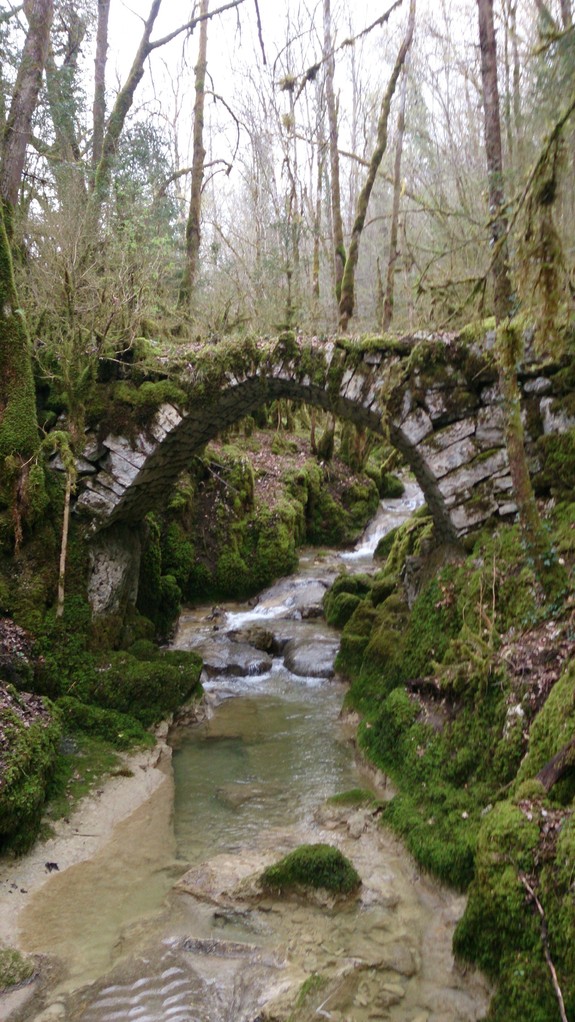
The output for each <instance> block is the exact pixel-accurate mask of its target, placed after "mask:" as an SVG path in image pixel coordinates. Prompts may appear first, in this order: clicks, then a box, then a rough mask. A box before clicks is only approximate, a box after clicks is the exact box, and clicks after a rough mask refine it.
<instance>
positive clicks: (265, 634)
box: [227, 624, 277, 653]
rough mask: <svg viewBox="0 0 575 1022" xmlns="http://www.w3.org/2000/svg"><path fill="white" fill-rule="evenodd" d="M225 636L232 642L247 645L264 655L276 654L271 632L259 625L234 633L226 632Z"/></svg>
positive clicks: (240, 629) (249, 626)
mask: <svg viewBox="0 0 575 1022" xmlns="http://www.w3.org/2000/svg"><path fill="white" fill-rule="evenodd" d="M227 635H228V638H229V639H231V640H232V642H241V643H247V645H248V646H253V647H254V648H255V649H259V650H260V651H262V652H264V653H276V652H277V650H276V648H275V642H274V635H273V632H270V630H269V628H263V627H262V626H261V625H257V624H255V625H248V626H247V627H246V628H239V629H238V630H237V631H235V632H228V633H227Z"/></svg>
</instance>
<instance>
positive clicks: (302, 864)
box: [260, 844, 361, 894]
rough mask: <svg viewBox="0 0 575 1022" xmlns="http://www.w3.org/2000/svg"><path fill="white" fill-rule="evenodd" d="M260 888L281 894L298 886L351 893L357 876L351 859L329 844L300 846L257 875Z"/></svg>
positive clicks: (358, 879) (358, 877)
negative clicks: (259, 876) (259, 875)
mask: <svg viewBox="0 0 575 1022" xmlns="http://www.w3.org/2000/svg"><path fill="white" fill-rule="evenodd" d="M260 880H261V885H262V887H263V889H264V890H266V891H270V892H271V893H273V894H284V893H289V892H290V891H294V890H297V889H298V888H306V887H308V888H309V887H311V888H321V889H323V890H326V891H330V892H331V893H333V894H352V893H353V892H354V891H356V890H357V889H358V887H359V886H360V884H361V879H360V876H359V874H358V873H357V871H356V870H355V868H354V867H353V866H352V864H351V862H349V860H348V859H346V857H345V855H343V854H342V852H340V851H339V849H338V848H334V847H333V846H332V845H326V844H314V845H300V847H299V848H296V849H295V850H294V851H293V852H290V853H289V855H286V856H284V858H283V859H280V860H279V862H276V863H275V864H274V865H273V866H268V868H267V869H265V870H264V871H263V873H262V875H261V878H260Z"/></svg>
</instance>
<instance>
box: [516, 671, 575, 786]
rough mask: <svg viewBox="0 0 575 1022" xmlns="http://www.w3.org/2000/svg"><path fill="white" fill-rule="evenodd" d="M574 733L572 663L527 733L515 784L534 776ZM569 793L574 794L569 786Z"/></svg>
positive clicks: (574, 704)
mask: <svg viewBox="0 0 575 1022" xmlns="http://www.w3.org/2000/svg"><path fill="white" fill-rule="evenodd" d="M574 731H575V661H573V660H572V661H571V662H570V663H568V664H567V666H566V668H565V670H564V671H563V673H562V675H561V677H560V678H559V680H558V681H557V682H556V683H555V685H554V686H553V688H552V689H551V692H550V694H549V696H548V698H547V700H546V702H545V704H544V706H543V708H542V709H541V710H540V711H539V713H538V714H537V716H536V718H535V720H534V721H533V724H532V726H531V730H530V732H529V744H528V747H527V755H526V756H525V759H524V760H523V762H522V763H521V766H520V768H519V771H518V774H517V781H518V783H521V782H522V781H526V780H528V779H530V778H533V777H535V776H536V774H538V773H539V771H540V770H541V769H542V767H544V766H545V764H546V763H548V762H549V760H550V759H552V758H553V756H554V755H555V754H556V753H557V752H559V750H560V749H561V748H562V747H563V746H564V745H566V744H567V742H568V741H570V739H571V738H572V737H573V733H574ZM569 791H570V792H571V795H573V794H575V788H574V786H573V784H571V786H570V788H569Z"/></svg>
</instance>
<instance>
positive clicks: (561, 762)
mask: <svg viewBox="0 0 575 1022" xmlns="http://www.w3.org/2000/svg"><path fill="white" fill-rule="evenodd" d="M573 766H575V737H574V738H572V739H571V740H570V741H569V742H567V744H566V745H564V746H563V748H562V749H559V752H557V753H556V754H555V755H554V756H553V759H550V760H549V762H548V763H546V764H545V766H544V767H542V768H541V770H540V771H539V773H538V774H537V780H538V781H541V784H542V785H543V787H544V788H545V791H546V792H550V791H551V788H552V787H553V785H554V784H556V783H557V781H558V780H560V778H561V777H563V774H565V773H567V771H568V770H569V768H570V767H573Z"/></svg>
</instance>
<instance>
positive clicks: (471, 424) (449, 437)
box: [431, 419, 475, 450]
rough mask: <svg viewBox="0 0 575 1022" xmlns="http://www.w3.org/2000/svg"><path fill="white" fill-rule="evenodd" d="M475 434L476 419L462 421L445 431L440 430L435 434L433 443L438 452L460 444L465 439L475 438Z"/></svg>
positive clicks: (447, 427) (446, 427)
mask: <svg viewBox="0 0 575 1022" xmlns="http://www.w3.org/2000/svg"><path fill="white" fill-rule="evenodd" d="M474 433H475V419H460V420H459V422H453V423H451V425H449V426H444V427H443V429H438V430H436V431H435V432H434V434H433V439H432V441H431V443H432V444H433V446H434V447H435V448H436V449H437V450H445V448H447V447H451V446H452V445H453V444H456V443H459V441H460V440H464V439H465V437H468V436H473V434H474Z"/></svg>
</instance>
